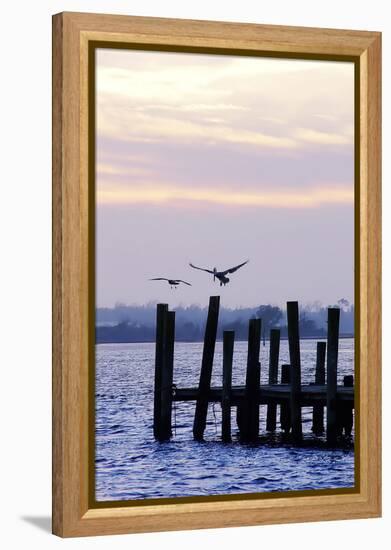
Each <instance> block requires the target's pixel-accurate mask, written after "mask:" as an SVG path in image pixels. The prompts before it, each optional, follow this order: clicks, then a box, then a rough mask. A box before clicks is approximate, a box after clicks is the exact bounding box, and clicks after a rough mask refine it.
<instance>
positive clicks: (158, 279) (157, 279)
mask: <svg viewBox="0 0 391 550" xmlns="http://www.w3.org/2000/svg"><path fill="white" fill-rule="evenodd" d="M149 280H150V281H168V279H166V278H165V277H155V278H154V279H149Z"/></svg>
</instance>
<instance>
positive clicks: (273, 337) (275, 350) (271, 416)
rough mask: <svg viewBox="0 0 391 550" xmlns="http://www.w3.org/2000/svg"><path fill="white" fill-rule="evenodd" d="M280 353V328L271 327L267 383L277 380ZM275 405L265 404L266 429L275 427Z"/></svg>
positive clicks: (270, 430) (273, 382)
mask: <svg viewBox="0 0 391 550" xmlns="http://www.w3.org/2000/svg"><path fill="white" fill-rule="evenodd" d="M279 355H280V330H279V329H275V328H274V329H271V331H270V349H269V384H277V382H278V359H279ZM276 420H277V405H276V404H275V403H271V404H270V405H268V406H267V415H266V430H267V431H269V432H272V431H274V430H275V429H276Z"/></svg>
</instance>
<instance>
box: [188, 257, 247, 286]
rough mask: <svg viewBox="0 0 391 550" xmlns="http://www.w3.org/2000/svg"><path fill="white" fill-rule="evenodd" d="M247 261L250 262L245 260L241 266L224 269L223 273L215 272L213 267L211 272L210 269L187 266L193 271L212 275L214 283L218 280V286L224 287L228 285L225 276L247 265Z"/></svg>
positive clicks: (215, 269) (192, 265)
mask: <svg viewBox="0 0 391 550" xmlns="http://www.w3.org/2000/svg"><path fill="white" fill-rule="evenodd" d="M249 261H250V260H246V261H245V262H243V263H242V264H239V265H236V266H235V267H230V268H229V269H226V270H225V271H217V268H216V267H214V268H213V270H212V269H204V268H203V267H197V266H196V265H194V264H189V265H190V267H192V268H193V269H199V270H201V271H206V272H207V273H210V274H211V275H213V280H214V281H215V280H216V279H218V280H219V281H220V286H225V285H226V284H227V283H229V279H228V277H227V275H228V274H229V273H235V271H237V270H238V269H240V268H241V267H243V266H244V265H246V264H248V262H249Z"/></svg>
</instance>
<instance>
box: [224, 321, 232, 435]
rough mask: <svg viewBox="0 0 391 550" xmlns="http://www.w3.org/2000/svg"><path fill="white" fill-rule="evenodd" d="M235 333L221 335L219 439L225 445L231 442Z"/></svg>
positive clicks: (228, 332)
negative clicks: (221, 382)
mask: <svg viewBox="0 0 391 550" xmlns="http://www.w3.org/2000/svg"><path fill="white" fill-rule="evenodd" d="M234 340H235V332H234V331H233V330H226V331H224V334H223V386H222V393H221V416H222V419H221V438H222V440H223V441H224V442H225V443H229V442H230V441H231V390H232V360H233V352H234Z"/></svg>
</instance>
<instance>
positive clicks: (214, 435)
mask: <svg viewBox="0 0 391 550" xmlns="http://www.w3.org/2000/svg"><path fill="white" fill-rule="evenodd" d="M268 353H269V344H268V342H266V346H265V347H263V346H261V381H262V383H267V376H268V373H267V365H268ZM154 355H155V345H154V344H152V343H146V344H145V343H144V344H101V345H98V346H96V461H95V464H96V499H97V501H105V500H131V499H145V498H167V497H182V496H200V495H201V496H202V495H219V494H239V493H259V492H268V491H288V490H305V489H322V488H340V487H352V486H353V485H354V451H353V446H352V444H351V442H350V444H347V445H346V446H345V448H342V449H341V448H340V449H327V448H323V447H322V446H321V445H315V446H314V445H311V446H308V447H305V448H297V447H294V446H292V445H290V444H286V443H285V444H281V441H279V440H278V439H279V437H280V436H278V435H277V436H275V437H274V438H273V437H269V438H268V439H267V441H266V443H264V444H259V445H242V444H239V443H238V442H237V426H236V419H235V411H236V409H233V413H232V431H233V442H232V443H231V444H222V443H221V408H220V405H219V404H217V403H216V404H215V405H214V406H212V404H210V405H209V411H208V424H207V428H206V431H205V440H206V441H205V443H198V442H194V441H193V439H192V426H193V418H194V402H188V403H175V410H174V414H173V423H174V420H175V436H174V437H173V439H172V441H170V442H167V443H157V442H155V440H154V438H153V423H152V422H153V421H152V418H153V379H154ZM201 357H202V344H201V343H176V346H175V363H174V383H176V384H177V385H178V387H185V386H186V387H189V386H195V385H197V383H198V377H199V370H200V365H201ZM301 358H302V380H303V383H304V384H305V383H309V382H312V381H313V380H314V376H315V372H314V368H315V358H316V342H315V340H303V341H302V342H301ZM246 359H247V343H246V342H236V343H235V352H234V365H233V384H234V385H235V384H238V385H240V384H243V382H244V379H245V369H246ZM353 361H354V341H353V339H343V340H340V348H339V364H338V383H339V384H342V383H343V376H344V375H346V374H353V371H354V368H353ZM283 363H289V353H288V344H287V341H281V350H280V364H283ZM221 373H222V344H221V342H218V343H217V344H216V354H215V364H214V369H213V376H212V385H216V386H217V385H221ZM260 409H261V425H260V429H261V434H262V433H265V417H266V407H264V406H261V408H260ZM311 422H312V410H311V409H309V408H303V434H304V439H305V441H311V440H312V441H313V436H312V434H311ZM277 427H278V428H279V426H278V425H277Z"/></svg>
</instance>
